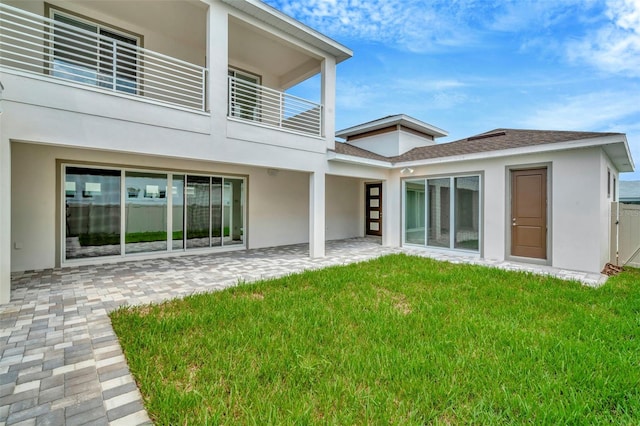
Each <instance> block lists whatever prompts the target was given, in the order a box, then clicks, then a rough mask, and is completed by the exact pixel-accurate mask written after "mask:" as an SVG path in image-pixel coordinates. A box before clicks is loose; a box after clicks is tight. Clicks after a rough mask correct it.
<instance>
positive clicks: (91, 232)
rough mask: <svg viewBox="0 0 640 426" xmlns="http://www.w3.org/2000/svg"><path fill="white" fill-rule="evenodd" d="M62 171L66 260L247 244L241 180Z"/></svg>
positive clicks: (78, 169) (120, 171) (99, 170)
mask: <svg viewBox="0 0 640 426" xmlns="http://www.w3.org/2000/svg"><path fill="white" fill-rule="evenodd" d="M63 176H64V179H63V180H64V198H65V211H64V224H63V226H64V236H65V239H64V260H73V259H81V258H90V257H100V256H124V255H128V254H136V253H153V252H161V251H182V250H191V249H202V248H211V247H222V246H228V245H243V244H244V230H245V223H244V222H245V210H244V208H245V207H244V206H245V202H244V198H245V189H244V185H245V180H244V179H243V178H226V177H221V176H204V175H187V174H168V173H160V172H156V171H140V170H124V169H117V168H114V169H105V168H93V167H76V166H63ZM169 188H170V189H169Z"/></svg>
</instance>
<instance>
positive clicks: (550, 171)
mask: <svg viewBox="0 0 640 426" xmlns="http://www.w3.org/2000/svg"><path fill="white" fill-rule="evenodd" d="M552 164H553V163H551V162H545V163H528V164H517V165H511V166H506V167H505V221H504V226H505V241H504V247H505V253H504V258H505V260H512V261H516V262H524V263H534V264H538V265H549V266H551V265H552V259H553V246H552V245H551V242H552V241H553V239H552V236H553V226H552V224H553V221H552V220H551V219H552V218H553V216H552V212H553V197H552V195H553V194H552V187H553V186H552V182H553V167H552ZM529 169H547V220H546V222H547V239H546V244H547V250H546V251H547V258H546V259H537V258H534V257H521V256H513V255H512V254H511V200H512V188H511V172H512V171H520V170H529Z"/></svg>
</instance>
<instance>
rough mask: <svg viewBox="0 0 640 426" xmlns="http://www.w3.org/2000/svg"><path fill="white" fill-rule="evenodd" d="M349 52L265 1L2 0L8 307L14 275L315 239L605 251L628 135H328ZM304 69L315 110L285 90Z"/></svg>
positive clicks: (362, 130)
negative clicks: (339, 73) (452, 138)
mask: <svg viewBox="0 0 640 426" xmlns="http://www.w3.org/2000/svg"><path fill="white" fill-rule="evenodd" d="M351 56H352V52H351V50H350V49H348V48H347V47H345V46H343V45H341V44H340V43H338V42H336V41H334V40H332V39H330V38H328V37H326V36H325V35H323V34H320V33H318V32H317V31H314V30H313V29H311V28H309V27H307V26H305V25H303V24H301V23H300V22H298V21H296V20H294V19H292V18H290V17H288V16H286V15H284V14H283V13H281V12H279V11H277V10H275V9H273V8H271V7H270V6H268V5H265V4H264V3H262V2H260V1H258V0H167V1H162V2H149V1H141V0H132V1H120V2H113V1H107V0H92V1H88V0H48V1H44V0H30V1H23V0H2V2H1V3H0V82H1V83H2V87H3V90H2V92H1V93H2V95H1V97H0V108H1V111H2V113H1V115H0V229H1V230H2V233H1V234H0V303H6V302H8V301H9V299H10V271H24V270H32V269H43V268H54V267H62V266H67V265H78V264H92V263H94V264H95V263H103V262H113V261H122V260H125V259H134V258H135V259H140V258H145V257H157V256H169V255H181V254H189V253H203V252H217V251H224V250H239V249H246V248H258V247H266V246H277V245H285V244H292V243H304V242H308V243H309V254H310V256H312V257H321V256H323V255H324V244H325V240H328V239H341V238H349V237H356V236H362V235H365V234H372V235H379V236H381V241H382V244H384V245H389V246H400V245H409V246H415V247H424V248H431V249H439V250H452V251H462V252H464V253H467V254H470V255H475V256H479V257H489V258H496V259H505V258H514V259H517V260H524V261H532V262H538V263H540V262H541V263H545V264H548V265H552V266H557V267H563V268H568V269H577V270H589V271H594V270H598V268H599V267H600V266H601V265H602V264H603V261H606V260H607V259H608V256H609V248H610V247H609V236H608V235H609V234H608V232H609V231H608V229H609V222H608V220H609V218H608V216H607V212H608V206H609V204H608V203H609V201H611V199H612V196H611V193H612V190H611V185H613V187H614V189H613V193H614V194H615V191H616V190H615V180H616V179H617V177H618V173H619V172H622V171H629V170H632V169H633V166H632V162H631V157H630V155H629V150H628V146H627V142H626V138H625V136H624V135H623V134H613V133H612V134H598V133H578V132H546V133H545V132H533V131H515V130H497V131H493V132H489V133H486V134H482V135H478V136H475V137H473V138H468V139H465V140H462V141H457V142H453V143H448V144H435V139H436V138H438V137H441V136H445V135H446V132H445V131H443V130H441V129H438V128H437V127H434V126H431V125H429V124H427V123H423V122H421V121H419V120H415V119H413V118H411V117H407V116H404V115H398V116H392V117H385V118H383V119H380V120H376V121H373V122H370V123H366V124H363V125H359V126H355V127H352V128H349V129H346V130H344V131H341V132H338V133H337V134H336V129H335V99H336V86H335V81H336V66H337V65H338V64H339V63H340V62H342V61H344V60H346V59H348V58H350V57H351ZM313 76H319V77H320V78H319V80H320V84H319V85H318V86H319V89H318V91H319V93H318V94H317V98H316V99H315V100H307V99H301V98H299V97H296V96H293V95H291V94H290V93H289V90H290V89H291V88H292V87H294V86H296V85H297V84H299V83H301V82H303V81H305V80H307V79H308V78H310V77H313ZM336 136H338V137H342V138H345V139H346V142H345V143H342V142H340V143H336V140H335V138H336ZM605 179H607V180H606V181H605ZM605 182H606V183H605ZM578 192H581V195H580V197H578V196H577V195H576V194H577V193H578ZM532 216H536V218H534V219H535V220H534V219H532ZM600 231H602V232H604V234H602V233H601V232H600ZM594 232H596V233H597V235H596V234H594Z"/></svg>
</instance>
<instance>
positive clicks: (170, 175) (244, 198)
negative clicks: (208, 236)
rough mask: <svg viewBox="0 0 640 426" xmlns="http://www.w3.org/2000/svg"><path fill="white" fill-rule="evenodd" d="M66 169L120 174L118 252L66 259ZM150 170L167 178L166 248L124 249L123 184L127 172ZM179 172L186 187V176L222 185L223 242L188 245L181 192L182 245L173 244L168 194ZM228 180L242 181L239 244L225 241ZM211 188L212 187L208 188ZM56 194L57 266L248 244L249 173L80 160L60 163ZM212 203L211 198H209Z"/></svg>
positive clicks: (124, 208) (125, 217) (124, 186)
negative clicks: (131, 165)
mask: <svg viewBox="0 0 640 426" xmlns="http://www.w3.org/2000/svg"><path fill="white" fill-rule="evenodd" d="M67 168H84V169H94V170H105V171H113V172H118V173H119V175H120V200H119V205H120V207H119V209H120V228H119V230H120V244H119V246H120V253H119V254H117V255H105V256H90V257H77V258H67V256H66V249H67V246H66V238H67V216H66V213H67V212H66V207H67V206H66V204H67V200H68V199H69V198H71V197H69V193H68V188H67V186H66V177H67ZM131 172H133V173H150V174H156V175H165V176H166V179H167V189H166V192H165V199H166V210H167V213H166V217H165V219H166V223H167V227H166V232H167V247H166V249H165V250H161V251H142V252H127V250H126V231H127V229H126V221H127V216H126V209H127V199H128V193H127V185H126V183H127V182H126V177H127V173H131ZM176 175H182V176H184V177H185V179H184V180H183V182H185V188H186V177H187V176H201V177H207V178H209V182H211V178H220V179H221V186H222V210H221V215H222V216H221V219H220V220H221V223H222V229H221V230H222V236H223V237H222V241H221V244H220V245H218V246H209V247H203V248H194V247H187V246H186V241H185V240H184V238H186V235H187V228H186V220H187V217H186V216H187V214H186V208H187V203H186V197H187V191H186V190H184V191H183V202H182V212H183V213H182V214H183V218H182V219H183V220H182V229H181V231H182V232H183V247H182V248H175V247H174V244H173V241H174V240H173V235H172V234H173V231H174V229H173V196H172V194H169V193H168V191H169V188H172V187H173V186H174V176H176ZM228 180H241V181H242V193H241V200H240V206H241V214H242V223H241V232H242V234H241V235H242V244H237V243H235V244H234V243H230V244H229V243H227V244H225V242H224V222H225V216H224V187H225V184H226V182H227V181H228ZM210 190H211V189H210ZM75 191H78V188H75ZM58 194H59V195H58V196H59V197H60V200H61V202H60V223H59V226H60V228H59V229H60V243H59V246H58V247H60V256H59V259H60V265H62V266H69V265H78V264H95V263H96V262H102V261H107V262H108V261H114V260H115V261H118V260H122V259H128V258H140V257H143V258H157V257H161V256H167V255H176V254H178V255H180V254H188V253H195V252H198V251H201V252H202V251H204V252H210V251H214V252H215V251H221V250H222V251H225V250H233V249H246V248H247V246H248V240H247V237H248V224H249V220H248V217H247V211H248V210H247V205H248V176H245V175H233V174H215V173H202V172H193V171H189V170H174V169H166V170H165V169H153V168H140V167H125V166H114V165H107V164H96V163H83V162H61V163H60V187H59V188H58ZM209 203H211V200H209ZM210 208H211V206H210Z"/></svg>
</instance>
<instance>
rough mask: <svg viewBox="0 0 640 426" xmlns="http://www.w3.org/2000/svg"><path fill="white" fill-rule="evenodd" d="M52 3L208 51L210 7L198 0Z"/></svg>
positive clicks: (84, 0) (74, 0)
mask: <svg viewBox="0 0 640 426" xmlns="http://www.w3.org/2000/svg"><path fill="white" fill-rule="evenodd" d="M51 3H53V4H59V5H60V7H67V8H70V9H79V10H81V9H85V10H87V11H91V10H95V11H97V12H99V13H101V14H104V15H107V16H111V17H113V18H116V19H117V20H122V21H124V22H129V23H131V24H132V26H135V27H138V26H140V27H143V28H147V29H149V30H150V31H153V32H157V33H160V34H162V36H163V37H165V38H166V39H169V40H179V41H180V42H182V43H183V44H186V45H188V46H192V47H193V48H196V49H201V50H202V51H203V52H204V50H205V49H206V41H207V38H206V32H207V21H206V19H207V14H206V10H207V5H206V4H205V3H203V2H200V1H198V0H166V1H149V0H129V1H113V0H91V1H87V0H72V1H56V0H53V1H51ZM67 5H73V6H75V7H69V6H67ZM87 15H89V16H92V15H91V14H89V13H87Z"/></svg>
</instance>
